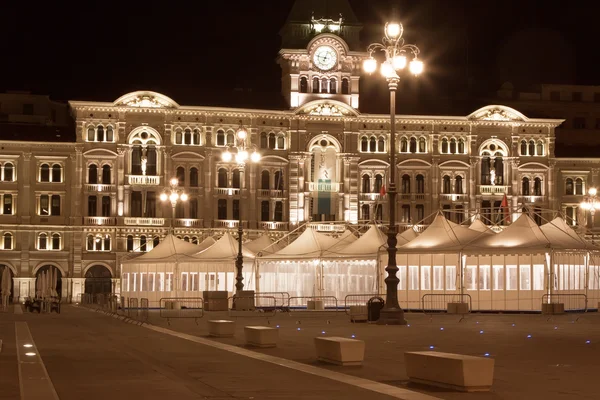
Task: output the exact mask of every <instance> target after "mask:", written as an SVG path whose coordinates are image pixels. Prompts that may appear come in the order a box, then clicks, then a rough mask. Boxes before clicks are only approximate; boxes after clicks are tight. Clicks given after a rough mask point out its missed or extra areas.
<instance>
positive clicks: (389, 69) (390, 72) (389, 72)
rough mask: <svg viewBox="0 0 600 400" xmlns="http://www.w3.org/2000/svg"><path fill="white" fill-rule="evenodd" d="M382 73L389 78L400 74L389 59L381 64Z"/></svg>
mask: <svg viewBox="0 0 600 400" xmlns="http://www.w3.org/2000/svg"><path fill="white" fill-rule="evenodd" d="M381 75H383V77H384V78H387V79H389V78H393V77H397V76H398V75H397V74H396V70H395V69H394V67H393V66H392V64H390V63H389V62H387V61H386V62H384V63H383V64H381Z"/></svg>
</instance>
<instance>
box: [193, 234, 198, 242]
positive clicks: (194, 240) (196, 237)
mask: <svg viewBox="0 0 600 400" xmlns="http://www.w3.org/2000/svg"><path fill="white" fill-rule="evenodd" d="M192 244H198V236H192Z"/></svg>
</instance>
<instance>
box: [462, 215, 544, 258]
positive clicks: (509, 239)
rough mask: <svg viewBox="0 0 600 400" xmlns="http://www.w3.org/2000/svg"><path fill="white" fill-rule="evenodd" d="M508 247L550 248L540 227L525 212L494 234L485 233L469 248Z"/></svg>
mask: <svg viewBox="0 0 600 400" xmlns="http://www.w3.org/2000/svg"><path fill="white" fill-rule="evenodd" d="M489 247H492V248H496V249H497V248H507V249H508V248H510V249H529V250H530V249H546V248H550V241H549V240H548V238H547V237H546V235H545V234H544V232H542V230H541V229H540V227H539V226H538V225H537V224H536V223H535V221H534V220H532V219H531V218H530V217H529V216H528V215H527V214H521V216H520V217H519V218H517V220H516V221H515V222H513V223H512V224H510V225H508V226H507V227H506V228H504V230H503V231H502V232H500V233H497V234H495V235H487V236H486V237H482V238H480V239H478V240H477V241H475V242H474V243H471V244H470V245H469V248H470V249H473V250H482V249H485V248H489Z"/></svg>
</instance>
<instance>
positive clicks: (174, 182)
mask: <svg viewBox="0 0 600 400" xmlns="http://www.w3.org/2000/svg"><path fill="white" fill-rule="evenodd" d="M169 184H170V186H171V187H170V188H168V189H165V190H164V191H163V192H162V193H161V194H160V201H162V202H163V203H166V202H167V201H170V202H171V207H172V209H173V214H172V216H171V232H173V231H174V229H175V228H174V225H175V208H176V207H177V202H178V201H183V202H186V201H187V200H188V195H187V193H184V191H183V189H179V188H178V186H179V179H177V178H171V180H170V181H169Z"/></svg>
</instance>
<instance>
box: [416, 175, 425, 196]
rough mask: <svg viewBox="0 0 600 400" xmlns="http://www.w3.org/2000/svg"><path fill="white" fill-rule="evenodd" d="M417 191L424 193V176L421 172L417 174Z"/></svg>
mask: <svg viewBox="0 0 600 400" xmlns="http://www.w3.org/2000/svg"><path fill="white" fill-rule="evenodd" d="M416 181H417V193H421V194H422V193H425V177H424V176H423V175H421V174H419V175H417V178H416Z"/></svg>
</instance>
